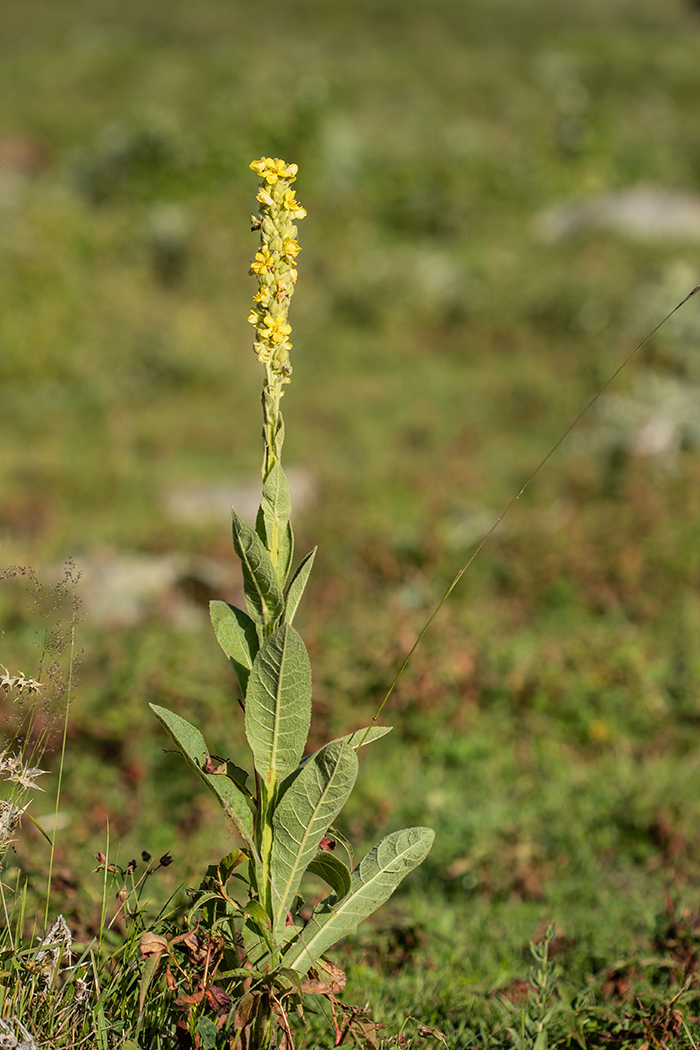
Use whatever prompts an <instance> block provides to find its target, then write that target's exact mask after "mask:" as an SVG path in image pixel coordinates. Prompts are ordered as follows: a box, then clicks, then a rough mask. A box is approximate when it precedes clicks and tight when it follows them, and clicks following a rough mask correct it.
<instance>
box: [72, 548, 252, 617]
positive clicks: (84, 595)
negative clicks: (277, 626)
mask: <svg viewBox="0 0 700 1050" xmlns="http://www.w3.org/2000/svg"><path fill="white" fill-rule="evenodd" d="M75 564H76V568H77V570H78V572H79V573H80V581H79V584H78V594H79V597H80V599H81V601H82V606H83V609H84V611H85V614H86V616H87V619H88V620H89V621H90V622H92V623H96V624H99V625H101V626H110V627H129V626H133V625H134V624H137V623H139V622H140V621H141V620H143V619H144V618H145V617H146V616H148V615H149V614H154V613H155V614H156V615H158V616H161V617H162V618H164V619H167V620H169V621H170V622H171V623H175V624H177V625H178V626H182V627H196V626H198V625H199V624H200V623H201V622H202V619H203V617H206V615H207V610H208V605H209V602H210V601H211V600H212V599H214V598H221V599H223V600H225V601H235V602H237V603H240V601H241V598H242V595H241V584H240V576H239V574H238V571H237V567H236V564H235V561H234V558H233V556H232V558H231V564H230V565H223V564H222V563H220V562H218V561H215V560H214V559H212V558H202V557H196V556H192V555H188V554H182V553H174V554H146V553H141V552H137V551H115V550H111V549H107V548H103V549H101V550H95V551H90V552H88V553H86V554H83V555H80V556H77V557H76V558H75Z"/></svg>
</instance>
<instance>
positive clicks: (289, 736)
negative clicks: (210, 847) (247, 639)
mask: <svg viewBox="0 0 700 1050" xmlns="http://www.w3.org/2000/svg"><path fill="white" fill-rule="evenodd" d="M310 726H311V664H310V663H309V657H308V654H307V652H306V647H305V645H304V643H303V642H302V640H301V638H300V637H299V635H298V634H297V632H296V631H295V630H294V628H293V627H290V626H289V624H283V625H282V627H280V628H279V630H277V631H275V633H274V634H272V635H270V637H269V638H267V639H266V640H265V642H264V643H263V645H262V647H261V649H260V652H259V653H258V655H257V656H256V657H255V660H254V662H253V669H252V671H251V672H250V678H249V679H248V692H247V693H246V704H245V731H246V736H247V737H248V743H249V744H250V747H251V750H252V752H253V758H254V761H255V768H256V770H257V771H258V773H259V774H260V776H261V777H262V778H263V780H264V782H265V784H266V786H267V788H268V790H269V791H272V789H273V788H274V786H275V784H276V783H277V781H278V780H281V779H282V778H283V777H286V776H287V775H288V774H289V773H291V772H292V770H293V769H296V767H297V765H298V763H299V759H300V758H301V756H302V753H303V751H304V745H305V744H306V738H307V736H308V735H309V728H310Z"/></svg>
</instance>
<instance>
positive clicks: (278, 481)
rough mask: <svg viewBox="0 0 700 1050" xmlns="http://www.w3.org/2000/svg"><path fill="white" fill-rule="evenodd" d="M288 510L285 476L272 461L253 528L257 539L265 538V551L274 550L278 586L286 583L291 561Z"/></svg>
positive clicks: (289, 511) (288, 499)
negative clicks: (256, 532) (255, 528)
mask: <svg viewBox="0 0 700 1050" xmlns="http://www.w3.org/2000/svg"><path fill="white" fill-rule="evenodd" d="M291 513H292V495H291V493H290V491H289V482H288V481H287V475H286V474H285V473H284V471H283V469H282V466H281V464H280V463H275V465H274V467H273V468H272V470H271V471H270V473H269V474H268V475H267V478H266V479H265V484H264V485H263V491H262V500H261V501H260V514H259V517H258V530H257V531H258V534H259V535H260V536H261V539H264V540H265V546H266V547H267V549H268V551H270V552H274V553H273V554H272V562H273V565H274V566H275V569H276V570H277V575H278V577H279V580H280V583H281V585H282V586H284V584H285V583H286V582H287V575H288V573H289V568H290V566H291V563H292V553H293V544H294V539H293V535H292V530H291V527H290V525H289V517H290V514H291ZM260 526H262V533H261V528H260Z"/></svg>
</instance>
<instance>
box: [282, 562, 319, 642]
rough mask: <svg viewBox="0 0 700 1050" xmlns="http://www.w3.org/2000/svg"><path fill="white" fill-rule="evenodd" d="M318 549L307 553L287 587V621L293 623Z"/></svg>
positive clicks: (285, 614) (285, 615)
mask: <svg viewBox="0 0 700 1050" xmlns="http://www.w3.org/2000/svg"><path fill="white" fill-rule="evenodd" d="M317 550H318V547H314V549H313V550H312V551H311V553H310V554H307V555H306V557H305V558H304V560H303V561H302V563H301V565H300V566H299V568H298V569H297V571H296V572H295V573H294V576H293V577H292V582H291V583H290V584H289V587H288V588H287V599H286V603H285V606H284V619H285V622H286V623H291V622H292V620H293V619H294V617H295V615H296V611H297V608H298V607H299V602H300V601H301V597H302V595H303V593H304V591H305V589H306V584H307V581H308V579H309V574H310V573H311V569H312V567H313V564H314V558H315V557H316V551H317Z"/></svg>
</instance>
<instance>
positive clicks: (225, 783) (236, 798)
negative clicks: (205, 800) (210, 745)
mask: <svg viewBox="0 0 700 1050" xmlns="http://www.w3.org/2000/svg"><path fill="white" fill-rule="evenodd" d="M149 707H150V708H151V710H152V711H153V713H154V715H155V716H156V718H157V719H158V721H159V722H160V723H161V725H162V726H164V728H165V729H166V730H167V731H168V733H169V734H170V736H171V737H172V738H173V740H174V741H175V744H176V745H177V747H178V749H179V750H180V751H181V752H182V754H183V755H184V756H185V758H186V759H187V763H188V765H189V766H191V768H192V769H193V770H194V771H195V773H197V774H198V776H200V777H201V778H202V780H203V781H204V783H205V784H206V785H207V787H208V788H210V790H211V791H213V792H214V794H215V795H216V797H217V798H218V800H219V802H220V803H221V805H222V806H223V808H224V811H225V812H226V815H227V816H228V817H229V818H230V819H231V820H232V821H233V823H234V825H235V827H236V830H237V831H238V833H239V834H240V836H241V837H242V838H243V839H244V841H245V842H246V843H247V845H249V846H250V847H251V848H252V850H253V852H255V832H254V830H253V815H252V813H251V811H250V808H249V806H248V803H247V801H246V797H245V795H244V794H243V792H242V791H241V790H240V788H239V787H237V785H236V784H234V782H233V781H232V780H230V779H229V778H228V777H227V776H225V775H224V774H222V773H205V772H204V764H205V762H206V760H207V758H208V757H209V752H208V751H207V745H206V743H205V740H204V737H203V736H202V734H201V733H200V731H199V730H198V729H197V728H196V727H195V726H193V725H190V723H189V722H188V721H186V719H184V718H181V717H180V715H176V714H175V713H174V712H173V711H168V710H167V708H165V707H157V706H156V704H149Z"/></svg>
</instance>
